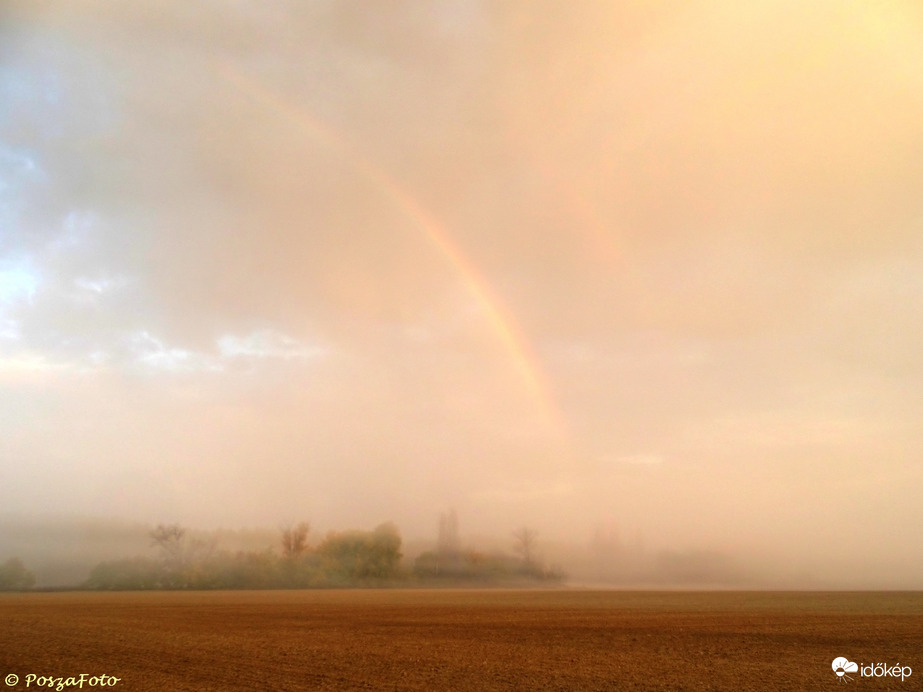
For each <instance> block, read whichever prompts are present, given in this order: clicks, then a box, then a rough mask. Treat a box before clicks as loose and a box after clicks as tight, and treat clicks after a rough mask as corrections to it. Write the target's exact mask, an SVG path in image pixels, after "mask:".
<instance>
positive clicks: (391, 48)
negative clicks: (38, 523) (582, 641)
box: [0, 0, 923, 573]
mask: <svg viewBox="0 0 923 692" xmlns="http://www.w3.org/2000/svg"><path fill="white" fill-rule="evenodd" d="M921 162H923V12H921V10H920V7H919V4H918V3H915V2H909V1H906V2H902V1H899V0H893V1H885V2H868V3H862V2H839V1H837V2H833V1H832V0H831V1H821V2H811V3H800V2H787V1H783V0H773V1H770V0H765V1H764V0H759V1H757V2H746V3H741V2H691V3H675V2H666V1H664V2H653V3H651V2H631V1H626V2H612V3H596V2H575V3H561V2H551V1H550V0H549V1H547V2H546V1H545V0H540V1H538V2H533V1H529V2H520V1H517V0H509V1H507V2H458V3H455V2H437V1H435V0H434V1H432V2H429V1H424V2H406V3H404V2H398V3H347V2H339V1H338V0H324V1H319V2H300V1H295V0H281V1H280V2H272V3H266V2H255V1H250V0H235V1H234V2H228V3H215V2H211V1H210V0H187V1H186V2H182V3H180V2H173V1H172V0H166V1H164V0H156V1H154V0H139V1H137V2H131V3H108V2H102V1H99V0H70V1H69V2H46V3H34V2H27V1H25V0H14V1H12V2H6V3H3V7H2V8H0V474H2V476H0V508H2V510H3V511H7V512H15V513H20V514H42V513H49V512H56V513H64V514H73V515H87V514H91V515H101V516H117V517H125V518H130V519H138V520H141V521H155V522H156V521H181V522H187V523H193V524H199V525H203V526H217V525H225V526H228V525H230V526H243V525H256V524H265V525H270V526H273V525H276V524H278V523H279V522H281V521H288V520H290V519H292V518H301V517H304V518H306V519H309V520H310V521H312V522H313V523H314V524H315V525H316V526H320V527H323V526H332V527H343V526H366V525H369V526H370V525H374V524H377V523H379V522H380V521H384V520H388V519H390V520H393V521H395V522H396V523H397V524H398V525H400V526H401V527H402V528H403V529H404V531H405V533H408V534H411V535H412V534H414V533H416V534H417V535H428V534H429V533H431V532H432V527H433V525H434V522H435V517H436V516H438V514H439V513H440V512H442V511H445V510H446V508H449V507H454V508H456V509H457V511H458V512H459V515H460V516H461V517H462V518H463V521H464V524H465V526H466V527H467V528H468V529H469V530H470V531H472V532H480V533H492V532H499V533H500V534H503V535H506V534H508V533H509V531H510V530H511V528H512V527H514V526H518V525H524V524H528V525H532V526H536V527H537V528H538V530H539V532H540V533H541V534H542V535H543V536H548V537H559V538H568V539H571V540H576V541H581V540H586V539H587V538H588V537H589V536H590V535H591V533H592V531H593V527H594V526H598V525H600V524H601V523H608V524H612V523H614V524H616V525H618V526H622V527H633V529H637V530H639V531H642V532H643V533H644V535H645V536H646V537H647V539H646V540H648V541H650V543H651V544H652V545H661V546H681V547H683V546H685V547H693V548H714V549H719V550H734V551H747V550H751V551H754V552H762V551H767V552H773V551H775V552H776V553H778V554H783V555H786V556H788V557H789V558H790V559H791V560H792V562H793V563H797V562H798V561H799V560H803V561H810V560H821V561H826V564H829V565H834V564H837V565H839V564H844V563H845V562H846V561H848V560H849V559H851V556H852V547H853V546H855V545H859V544H861V545H865V546H874V547H873V548H869V550H871V553H869V554H868V555H866V556H865V558H864V559H866V560H867V567H868V570H870V571H874V569H876V568H875V566H874V565H875V564H878V565H882V567H880V569H882V570H885V569H892V568H893V569H900V570H906V571H908V572H912V571H913V570H916V573H920V568H921V567H923V553H921V550H920V549H919V548H909V547H908V546H911V545H923V541H918V540H909V539H911V538H919V536H915V535H912V534H914V532H918V531H919V529H918V528H917V527H920V526H923V502H921V499H923V426H921V421H923V399H921V397H920V396H919V392H920V391H921V390H923V357H921V353H923V279H921V277H923V195H921V190H923V163H921ZM843 535H848V536H850V537H851V541H848V542H844V541H842V540H841V539H840V537H841V536H843ZM793 536H795V537H796V538H793ZM876 561H877V562H876ZM888 565H890V567H888Z"/></svg>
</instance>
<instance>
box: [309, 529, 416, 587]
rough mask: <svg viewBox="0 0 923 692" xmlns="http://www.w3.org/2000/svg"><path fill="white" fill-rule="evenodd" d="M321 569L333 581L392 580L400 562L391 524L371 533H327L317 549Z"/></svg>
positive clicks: (398, 540) (398, 543) (398, 541)
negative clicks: (387, 578) (322, 561)
mask: <svg viewBox="0 0 923 692" xmlns="http://www.w3.org/2000/svg"><path fill="white" fill-rule="evenodd" d="M317 554H318V555H320V556H321V558H323V559H324V560H325V561H326V565H325V569H326V571H327V572H328V574H329V575H330V576H331V577H333V578H334V579H335V580H340V581H344V580H345V581H347V582H350V581H355V580H367V579H381V578H385V577H394V576H396V575H397V573H398V568H399V566H400V561H401V557H402V555H401V535H400V533H399V532H398V530H397V527H396V526H395V525H394V524H392V523H391V522H387V523H385V524H381V525H380V526H378V527H376V528H375V530H374V531H344V532H342V533H330V534H328V535H327V537H326V538H325V539H324V540H323V541H322V542H321V544H320V545H319V546H317Z"/></svg>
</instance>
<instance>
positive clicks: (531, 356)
mask: <svg viewBox="0 0 923 692" xmlns="http://www.w3.org/2000/svg"><path fill="white" fill-rule="evenodd" d="M219 71H220V73H221V75H222V76H223V77H224V78H225V79H226V80H227V81H229V82H230V83H232V84H233V85H234V86H236V87H237V88H238V89H239V90H240V91H241V92H243V93H244V94H246V95H248V96H249V97H250V98H252V99H253V100H254V101H256V102H257V103H259V104H260V105H261V106H263V107H265V108H267V109H269V110H271V111H272V112H274V113H275V114H276V115H278V116H280V117H283V118H284V119H285V120H286V121H288V122H289V123H291V124H292V125H294V126H295V127H297V128H298V129H299V130H300V131H302V132H304V133H306V134H307V135H308V136H310V137H311V138H312V139H315V140H318V141H320V142H321V143H323V144H325V145H326V146H330V147H332V148H334V149H335V150H336V151H337V152H338V153H339V154H341V155H342V156H344V157H345V158H346V160H347V161H349V162H350V164H351V165H352V166H353V167H354V168H355V169H356V170H357V171H359V172H360V173H361V174H362V175H363V176H364V177H365V178H366V179H368V180H369V181H370V182H371V183H372V184H373V185H374V186H375V187H376V188H377V189H379V190H380V191H381V192H382V193H383V194H384V195H385V196H386V197H387V198H388V199H389V200H390V201H391V202H392V203H393V204H394V205H395V206H396V207H397V208H398V209H399V210H400V211H401V212H402V213H403V214H404V215H405V216H406V217H408V218H409V219H410V220H412V221H413V222H414V224H415V225H416V226H417V227H418V228H419V229H421V230H422V231H423V233H424V234H425V236H426V238H427V239H428V240H429V242H430V243H431V245H432V246H433V247H434V248H435V249H436V250H437V251H438V252H439V254H440V255H441V256H442V257H443V258H444V259H445V260H446V261H447V262H448V263H449V264H450V265H451V266H452V267H453V268H454V270H455V272H456V274H457V275H458V277H459V278H460V279H461V281H462V283H463V285H464V287H465V289H466V291H467V292H468V294H469V295H470V296H471V297H472V298H473V299H474V301H475V302H476V303H477V305H478V307H479V308H480V309H481V310H482V312H483V314H484V315H485V316H486V318H487V321H488V324H489V325H490V327H491V330H492V332H493V333H494V334H495V336H496V338H497V339H498V340H499V342H500V343H501V344H502V346H503V349H504V351H505V352H506V354H507V355H508V356H509V359H510V361H511V363H512V364H513V367H514V369H515V371H516V374H517V378H518V380H519V381H520V382H521V383H522V384H523V386H524V387H525V389H526V391H527V392H528V394H529V396H530V398H531V399H532V400H533V401H535V402H536V403H537V405H538V407H539V410H540V411H541V413H542V416H543V418H544V419H545V421H546V423H547V424H548V425H549V426H550V430H551V431H552V432H554V433H555V434H556V435H559V436H561V438H562V439H563V438H564V437H566V427H567V426H566V424H565V421H564V417H563V415H562V414H561V412H560V410H559V408H558V406H557V405H556V402H555V399H554V396H553V395H552V391H551V387H550V385H549V382H548V380H547V377H546V376H545V374H544V372H543V370H542V368H541V366H540V364H539V359H538V357H537V356H536V354H535V353H534V351H533V349H532V347H531V345H530V344H529V341H528V339H527V338H526V337H525V335H524V334H523V332H522V330H521V329H520V328H519V325H518V324H517V323H516V320H515V319H514V318H513V317H512V315H510V314H509V312H508V311H507V310H506V309H505V308H504V306H503V303H502V301H501V300H500V299H499V298H498V297H497V296H496V295H495V293H494V292H493V290H492V289H491V287H490V284H489V283H488V282H487V280H486V279H485V278H484V277H483V276H482V275H481V274H480V272H478V271H477V269H476V267H475V266H474V265H473V264H472V262H471V261H470V260H469V259H468V257H467V256H466V255H465V253H464V252H463V251H462V249H461V248H460V247H459V246H458V244H457V243H455V241H454V240H453V239H452V237H451V235H450V234H449V232H448V231H447V229H446V228H445V226H444V225H443V224H441V223H440V222H439V221H438V220H437V219H436V218H435V217H434V216H433V215H432V214H430V213H429V212H428V211H427V210H426V209H425V208H424V207H423V206H422V205H421V204H420V203H419V202H418V201H417V200H416V199H415V198H414V196H413V195H411V194H410V192H408V191H407V189H406V188H405V187H404V186H403V185H401V184H400V183H399V182H398V181H397V180H395V179H394V177H393V176H391V175H389V174H388V173H387V172H386V171H385V170H384V169H383V168H382V167H381V166H379V165H376V164H375V163H374V162H373V161H372V160H370V159H369V158H368V157H367V156H365V155H364V154H362V152H361V151H360V150H359V149H358V148H357V147H356V146H355V145H354V144H353V143H352V142H351V141H350V140H349V139H348V138H346V137H345V136H344V135H342V134H341V133H339V132H337V131H335V130H334V129H332V128H331V127H330V126H329V125H327V124H326V123H324V122H322V121H320V120H319V119H317V118H316V117H314V116H313V115H311V114H310V113H307V112H306V111H305V110H304V109H302V108H299V107H297V106H295V105H292V104H291V103H289V102H287V101H285V100H283V99H282V98H280V97H279V96H278V95H276V94H275V93H273V92H272V91H270V90H268V89H266V88H265V87H263V86H261V85H260V84H258V83H256V82H255V81H253V80H252V79H250V78H249V77H247V76H246V75H244V74H242V73H241V72H240V71H238V70H236V69H233V68H232V67H230V66H229V65H227V64H221V65H220V66H219Z"/></svg>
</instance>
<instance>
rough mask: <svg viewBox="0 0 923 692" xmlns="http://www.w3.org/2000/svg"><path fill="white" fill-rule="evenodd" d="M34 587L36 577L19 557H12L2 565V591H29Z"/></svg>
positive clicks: (0, 571) (0, 588) (0, 580)
mask: <svg viewBox="0 0 923 692" xmlns="http://www.w3.org/2000/svg"><path fill="white" fill-rule="evenodd" d="M33 586H35V575H34V574H32V572H30V571H29V570H27V569H26V566H25V565H24V564H22V560H20V559H19V558H18V557H11V558H10V559H9V560H7V561H6V562H4V563H3V564H2V565H0V591H27V590H29V589H31V588H32V587H33Z"/></svg>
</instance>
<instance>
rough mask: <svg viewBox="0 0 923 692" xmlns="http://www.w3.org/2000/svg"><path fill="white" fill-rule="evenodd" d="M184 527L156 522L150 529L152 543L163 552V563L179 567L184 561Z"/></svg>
mask: <svg viewBox="0 0 923 692" xmlns="http://www.w3.org/2000/svg"><path fill="white" fill-rule="evenodd" d="M185 537H186V529H184V528H183V527H182V526H180V525H179V524H158V525H157V527H156V528H155V529H153V530H152V531H151V541H152V545H154V546H157V547H158V548H159V549H160V551H161V553H162V554H163V561H164V565H166V566H167V567H171V568H176V569H178V568H180V567H182V566H183V563H184V562H185V557H186V556H185V555H184V552H185V551H184V550H183V548H184V540H183V539H184V538H185Z"/></svg>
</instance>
